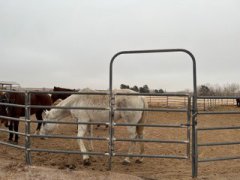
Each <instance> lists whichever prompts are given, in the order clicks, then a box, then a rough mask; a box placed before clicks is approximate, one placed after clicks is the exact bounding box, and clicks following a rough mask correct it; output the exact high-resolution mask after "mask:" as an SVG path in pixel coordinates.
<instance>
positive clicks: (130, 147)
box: [123, 126, 136, 165]
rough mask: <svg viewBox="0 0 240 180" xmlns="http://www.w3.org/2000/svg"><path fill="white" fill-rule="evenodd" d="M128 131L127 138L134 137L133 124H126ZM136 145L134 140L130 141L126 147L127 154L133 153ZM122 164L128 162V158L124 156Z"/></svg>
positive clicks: (134, 129)
mask: <svg viewBox="0 0 240 180" xmlns="http://www.w3.org/2000/svg"><path fill="white" fill-rule="evenodd" d="M128 131H129V134H130V135H129V138H130V139H136V127H135V126H128ZM135 145H136V142H134V141H132V142H130V145H129V148H128V154H133V151H134V147H135ZM123 164H124V165H127V164H130V158H129V157H126V158H125V159H124V161H123Z"/></svg>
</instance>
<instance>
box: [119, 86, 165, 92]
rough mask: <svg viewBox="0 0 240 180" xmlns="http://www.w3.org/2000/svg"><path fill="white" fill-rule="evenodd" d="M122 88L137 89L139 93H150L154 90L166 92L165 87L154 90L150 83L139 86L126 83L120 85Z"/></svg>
mask: <svg viewBox="0 0 240 180" xmlns="http://www.w3.org/2000/svg"><path fill="white" fill-rule="evenodd" d="M120 88H121V89H131V90H133V91H136V92H139V93H150V92H154V93H164V90H163V89H154V90H151V89H149V87H148V85H146V84H145V85H144V86H142V87H138V86H136V85H135V86H133V87H130V86H129V85H126V84H121V85H120Z"/></svg>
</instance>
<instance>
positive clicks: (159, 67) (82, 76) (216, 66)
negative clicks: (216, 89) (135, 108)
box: [0, 0, 240, 91]
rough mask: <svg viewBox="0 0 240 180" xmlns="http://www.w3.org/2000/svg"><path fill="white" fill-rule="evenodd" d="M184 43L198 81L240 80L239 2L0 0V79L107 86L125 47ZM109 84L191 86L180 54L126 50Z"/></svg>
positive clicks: (31, 84) (32, 83) (33, 83)
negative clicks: (136, 52) (144, 52)
mask: <svg viewBox="0 0 240 180" xmlns="http://www.w3.org/2000/svg"><path fill="white" fill-rule="evenodd" d="M166 48H184V49H188V50H189V51H191V52H192V53H193V54H194V56H195V58H196V62H197V83H198V85H200V84H206V83H210V84H219V85H224V84H227V83H239V82H240V81H239V80H240V79H239V77H240V76H239V67H240V1H239V0H194V1H193V0H41V1H40V0H21V1H19V0H10V1H6V0H0V62H1V69H0V77H1V78H0V80H1V81H16V82H18V83H20V84H21V85H22V86H23V87H49V88H51V87H53V86H54V85H55V86H62V87H68V88H84V87H89V88H93V89H107V88H108V87H109V62H110V59H111V58H112V56H113V55H114V54H115V53H117V52H118V51H122V50H141V49H166ZM113 80H114V87H115V88H118V87H119V85H120V84H121V83H124V84H129V85H130V86H134V85H137V86H143V85H144V84H147V85H148V86H149V87H150V88H163V89H164V90H167V91H176V90H184V89H192V61H191V58H190V57H189V56H188V55H186V54H184V53H170V54H154V55H150V54H147V55H123V56H119V58H117V59H116V62H115V63H114V77H113Z"/></svg>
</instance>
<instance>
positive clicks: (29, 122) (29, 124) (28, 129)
mask: <svg viewBox="0 0 240 180" xmlns="http://www.w3.org/2000/svg"><path fill="white" fill-rule="evenodd" d="M3 92H5V93H22V94H24V95H25V104H15V103H14V102H0V105H4V106H7V107H17V108H24V109H25V117H24V119H21V118H14V117H8V116H2V115H1V116H0V119H5V120H14V121H19V122H23V123H24V125H25V126H24V127H25V129H24V131H23V132H15V131H13V130H12V131H9V130H6V129H4V128H0V131H1V132H9V133H13V134H18V135H19V136H22V137H24V140H25V142H24V144H21V145H18V144H13V143H12V142H5V141H2V140H0V144H2V145H7V146H10V147H14V148H18V149H21V150H23V151H24V152H25V159H26V163H27V164H32V158H31V157H32V156H31V153H32V152H48V153H66V154H81V155H84V154H88V155H97V156H106V157H108V158H109V163H108V168H109V169H111V166H112V158H113V157H117V156H122V157H147V158H174V159H189V158H190V124H191V96H189V95H187V94H144V93H140V94H135V93H134V94H128V93H127V94H126V93H125V94H124V93H117V94H114V99H115V98H117V96H149V95H151V96H166V95H167V96H169V97H171V96H174V97H186V98H187V99H188V103H187V106H185V107H182V108H181V109H180V108H175V109H174V108H169V109H168V108H144V109H139V108H131V109H130V108H127V109H123V108H116V107H115V105H113V107H112V108H114V112H116V111H149V112H168V113H171V112H174V113H185V115H186V119H185V122H184V123H181V124H160V122H159V124H147V123H146V124H132V123H131V124H130V123H116V122H114V121H112V122H111V123H110V122H109V121H108V120H106V122H74V121H69V120H67V121H66V120H65V121H64V120H61V121H53V120H47V121H44V123H54V124H68V125H69V124H72V125H79V124H81V125H108V126H110V128H109V133H108V136H105V137H92V136H81V137H79V136H69V135H58V134H57V135H55V134H54V135H53V134H49V135H37V134H35V133H34V131H32V129H33V124H36V123H39V121H35V120H33V119H31V118H30V115H31V113H30V112H31V109H38V108H44V109H71V110H72V109H78V110H94V111H106V113H109V116H110V115H111V113H110V109H111V107H110V106H107V107H58V106H40V105H32V104H31V103H30V102H31V95H32V94H65V93H66V94H69V93H71V94H77V95H79V96H81V95H88V96H92V95H94V96H109V92H98V93H95V92H94V93H93V92H69V91H67V92H66V91H58V92H53V91H22V92H21V91H3ZM136 125H138V126H144V127H149V128H151V127H158V128H172V129H179V128H181V129H185V130H186V132H187V133H186V137H185V139H180V140H176V139H173V140H171V139H169V140H162V139H130V138H121V137H119V138H116V137H115V135H114V129H115V128H116V127H120V126H136ZM34 138H59V139H84V140H92V141H105V142H107V143H108V149H107V150H106V149H103V150H102V151H101V152H94V151H92V152H81V151H80V150H75V151H72V150H63V149H58V150H56V149H49V148H41V147H33V146H32V143H31V142H32V141H34ZM116 142H146V143H147V142H150V143H151V142H154V143H164V144H183V145H186V146H185V149H186V151H185V155H182V156H180V155H174V154H173V155H162V154H127V153H122V152H118V151H116V150H115V148H114V146H115V143H116Z"/></svg>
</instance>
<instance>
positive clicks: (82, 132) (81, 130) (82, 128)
mask: <svg viewBox="0 0 240 180" xmlns="http://www.w3.org/2000/svg"><path fill="white" fill-rule="evenodd" d="M86 130H87V125H83V124H79V125H78V137H83V136H84V135H85V133H86ZM78 144H79V147H80V150H81V152H83V153H84V152H87V149H86V147H85V145H84V143H83V140H82V139H78ZM83 164H84V165H86V166H89V165H90V164H91V163H90V161H89V156H88V155H86V154H84V155H83Z"/></svg>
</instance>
